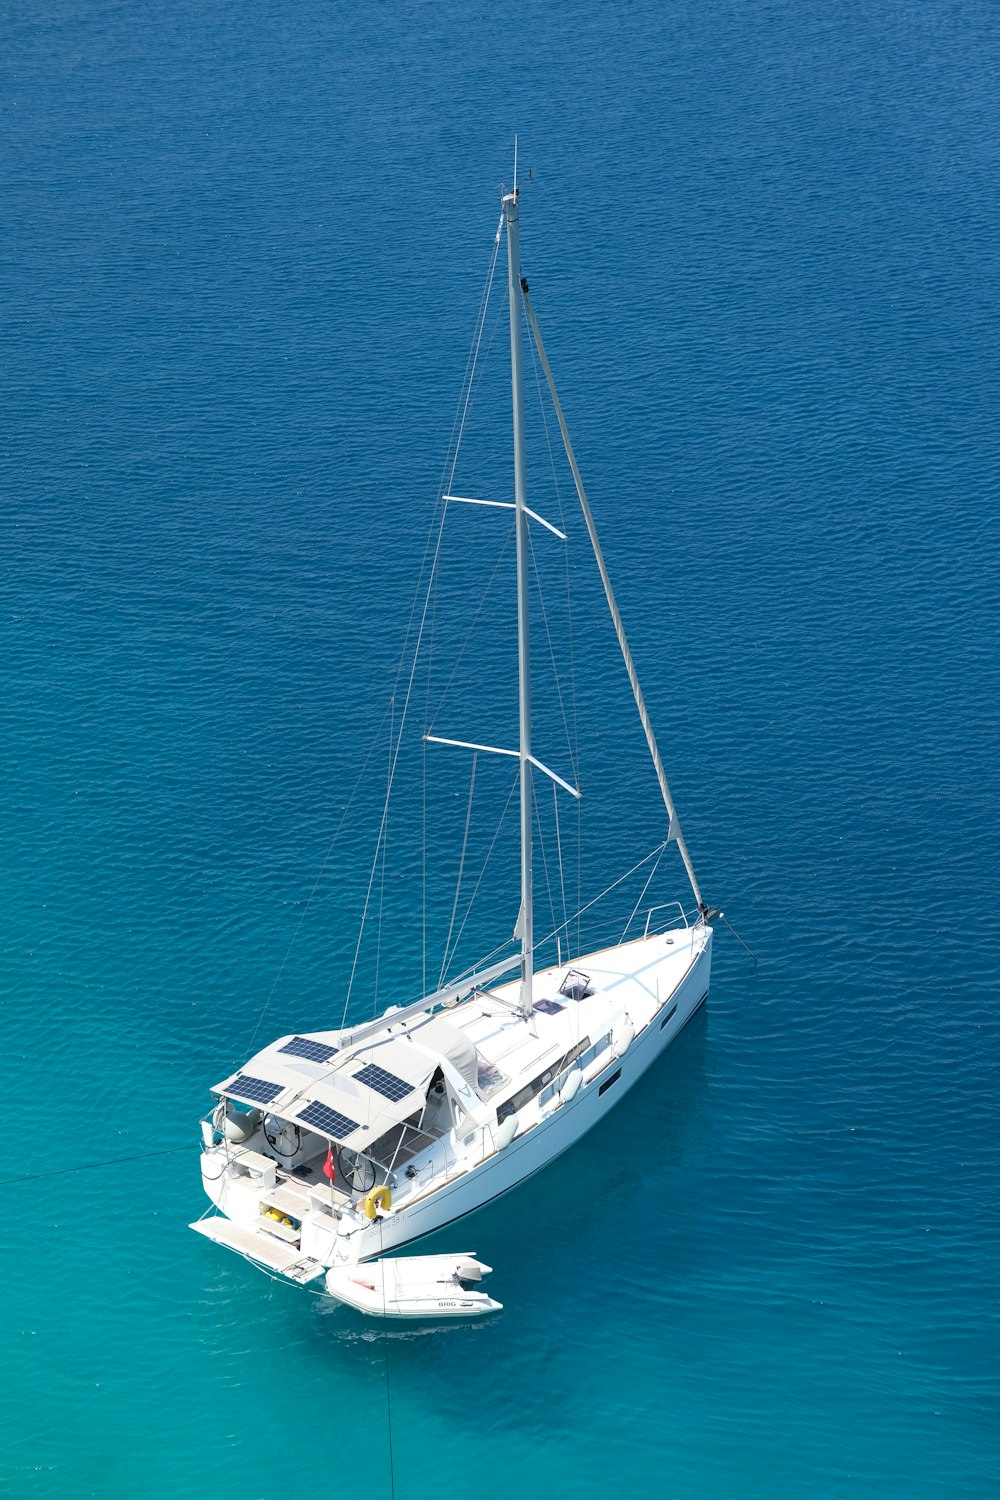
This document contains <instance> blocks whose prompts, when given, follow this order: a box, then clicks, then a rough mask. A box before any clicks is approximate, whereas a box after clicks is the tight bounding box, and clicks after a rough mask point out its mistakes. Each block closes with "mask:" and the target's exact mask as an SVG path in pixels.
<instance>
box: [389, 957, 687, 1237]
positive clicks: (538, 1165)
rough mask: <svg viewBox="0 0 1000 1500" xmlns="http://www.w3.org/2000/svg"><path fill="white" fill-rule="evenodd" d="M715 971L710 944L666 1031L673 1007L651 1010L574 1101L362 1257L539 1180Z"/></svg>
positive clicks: (394, 1225) (650, 1054)
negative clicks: (665, 1016) (620, 1050)
mask: <svg viewBox="0 0 1000 1500" xmlns="http://www.w3.org/2000/svg"><path fill="white" fill-rule="evenodd" d="M710 968H711V944H710V943H709V945H708V946H707V947H706V949H705V950H704V951H703V953H702V955H701V957H700V958H699V959H698V960H697V961H696V962H695V964H694V967H693V968H692V970H691V971H690V972H689V974H688V977H687V979H686V980H685V981H684V982H683V984H682V985H681V988H680V990H679V991H677V992H676V993H675V994H674V996H673V997H672V1000H671V1001H670V1002H669V1004H671V1005H672V1004H673V1001H674V1000H676V1002H677V1009H676V1011H675V1012H674V1014H673V1015H672V1016H671V1018H670V1020H669V1021H668V1022H667V1025H666V1026H665V1027H664V1028H663V1030H662V1031H661V1030H660V1026H659V1020H660V1018H661V1014H662V1011H663V1010H665V1009H667V1006H666V1005H664V1006H662V1007H660V1010H659V1011H655V1012H654V1013H653V1015H652V1016H651V1018H650V1021H649V1023H648V1024H647V1025H646V1026H645V1028H644V1029H643V1030H642V1031H640V1032H638V1033H637V1034H636V1037H635V1039H634V1041H633V1042H632V1045H631V1046H630V1047H629V1049H628V1051H627V1052H626V1053H625V1054H624V1055H623V1056H622V1057H620V1058H612V1059H609V1060H608V1063H607V1066H606V1067H604V1068H602V1069H601V1071H600V1073H598V1074H597V1075H596V1076H595V1077H594V1078H593V1079H592V1080H591V1082H590V1083H588V1084H586V1085H585V1086H584V1087H582V1088H581V1089H580V1091H579V1092H578V1093H577V1095H576V1097H575V1098H574V1099H573V1100H571V1101H570V1103H568V1104H564V1105H562V1106H561V1107H560V1108H559V1109H557V1110H556V1111H555V1113H554V1114H552V1115H550V1116H549V1118H548V1119H546V1120H542V1121H540V1122H539V1124H537V1125H536V1126H534V1127H533V1128H532V1129H531V1130H529V1131H527V1132H526V1133H525V1134H524V1135H523V1136H518V1137H516V1138H515V1139H514V1140H513V1141H512V1142H511V1144H510V1145H509V1146H508V1147H507V1149H506V1150H505V1151H500V1152H497V1153H496V1154H495V1155H493V1156H491V1157H489V1158H488V1159H487V1160H486V1161H484V1162H482V1163H480V1165H479V1166H477V1167H474V1168H473V1169H472V1170H471V1171H468V1172H466V1173H465V1174H464V1175H463V1176H461V1177H459V1178H458V1179H457V1180H456V1181H455V1182H453V1183H451V1184H447V1185H445V1186H443V1187H440V1188H438V1189H437V1190H436V1191H435V1192H434V1193H433V1194H432V1196H431V1197H430V1198H428V1200H427V1201H426V1202H425V1203H423V1204H415V1205H414V1206H413V1207H412V1208H410V1209H404V1210H402V1211H401V1212H400V1213H398V1214H395V1215H393V1216H391V1217H386V1218H382V1219H380V1220H379V1221H378V1223H377V1226H373V1227H372V1229H371V1230H370V1231H368V1233H367V1235H366V1238H370V1239H372V1240H377V1241H378V1243H377V1244H373V1245H372V1247H371V1249H370V1250H369V1249H368V1248H367V1246H366V1248H365V1255H364V1257H363V1258H368V1257H370V1256H375V1255H381V1254H382V1253H383V1252H384V1251H389V1250H401V1249H402V1248H403V1247H404V1246H405V1245H412V1244H413V1243H414V1242H415V1241H416V1240H419V1239H423V1238H424V1236H425V1235H428V1234H434V1233H436V1232H437V1231H438V1230H439V1229H446V1228H447V1227H448V1226H449V1225H451V1224H454V1223H456V1222H457V1221H458V1220H459V1219H463V1218H465V1217H466V1215H467V1214H471V1213H475V1212H476V1210H477V1209H480V1208H483V1207H485V1206H486V1204H487V1203H493V1202H495V1200H496V1199H498V1198H501V1197H503V1195H504V1193H509V1192H510V1191H511V1190H512V1189H513V1188H516V1187H519V1186H520V1184H521V1183H522V1182H527V1180H528V1178H529V1177H534V1175H535V1173H536V1172H540V1171H541V1170H542V1168H543V1167H546V1166H548V1164H549V1163H550V1162H553V1161H555V1160H556V1158H557V1157H559V1156H562V1154H563V1152H565V1151H568V1150H569V1149H570V1147H571V1146H575V1145H576V1143H577V1141H579V1140H581V1139H582V1138H583V1136H585V1135H586V1134H587V1132H588V1131H589V1130H592V1129H593V1127H594V1126H595V1125H597V1124H598V1123H599V1121H601V1120H602V1119H603V1118H604V1116H605V1115H606V1114H608V1113H609V1112H610V1110H612V1109H613V1108H614V1106H615V1105H616V1104H617V1103H618V1101H619V1100H620V1099H622V1098H623V1097H624V1095H625V1094H626V1093H627V1092H628V1090H629V1089H630V1088H631V1087H632V1085H633V1084H634V1083H636V1082H637V1081H638V1079H639V1078H641V1077H642V1075H643V1073H645V1071H646V1069H647V1068H649V1067H650V1066H651V1065H652V1064H653V1063H654V1062H655V1061H656V1059H657V1058H658V1057H659V1056H660V1055H661V1053H663V1052H665V1051H666V1049H667V1048H668V1047H669V1046H670V1044H671V1042H673V1041H674V1040H675V1038H676V1037H677V1036H678V1034H679V1033H680V1031H681V1030H682V1028H683V1027H684V1026H685V1025H686V1024H687V1022H688V1021H690V1019H691V1017H692V1016H693V1015H694V1014H695V1012H696V1011H697V1010H698V1009H700V1007H701V1005H702V1004H704V1002H705V999H706V998H707V995H708V985H709V971H710ZM619 1072H620V1075H621V1076H620V1077H619V1078H618V1079H617V1080H616V1081H615V1082H614V1083H613V1084H612V1085H611V1087H610V1088H609V1087H607V1084H608V1080H609V1079H610V1078H611V1077H612V1075H614V1074H616V1073H619ZM602 1090H604V1091H603V1092H602Z"/></svg>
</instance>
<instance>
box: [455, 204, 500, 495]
mask: <svg viewBox="0 0 1000 1500" xmlns="http://www.w3.org/2000/svg"><path fill="white" fill-rule="evenodd" d="M502 233H503V213H502V212H501V214H500V222H499V223H498V224H497V232H496V234H495V236H494V238H493V254H492V255H491V257H490V268H489V271H488V273H487V276H486V286H485V288H484V290H483V296H482V301H481V302H480V309H479V317H478V318H477V320H476V332H475V335H474V345H473V355H472V361H471V366H470V365H467V366H466V369H467V370H468V372H469V373H468V380H467V382H466V388H465V405H464V407H463V410H462V419H461V422H460V423H459V427H458V436H457V438H456V439H455V445H454V449H453V457H452V462H451V472H450V473H449V476H448V485H447V489H444V487H442V492H443V493H445V494H450V493H451V486H452V481H453V480H454V478H455V469H456V466H457V464H458V453H459V449H460V448H461V446H462V438H463V437H464V436H465V424H466V422H467V420H468V417H469V407H470V404H471V401H472V387H473V384H474V383H475V378H476V365H477V362H478V360H479V346H480V344H481V343H482V338H483V328H484V326H485V323H486V312H487V309H488V307H489V302H490V293H491V291H492V290H493V276H494V273H495V271H496V268H497V257H498V256H499V254H500V239H501V235H502ZM492 343H493V340H492V338H491V339H490V345H489V346H488V348H489V347H490V346H492ZM452 431H453V432H454V429H452Z"/></svg>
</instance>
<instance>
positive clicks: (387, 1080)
mask: <svg viewBox="0 0 1000 1500" xmlns="http://www.w3.org/2000/svg"><path fill="white" fill-rule="evenodd" d="M354 1077H355V1078H356V1079H357V1081H358V1083H363V1084H364V1086H365V1088H368V1089H374V1091H375V1093H376V1094H381V1095H382V1097H383V1098H384V1099H391V1100H392V1102H393V1104H398V1103H399V1101H400V1099H405V1098H406V1096H407V1094H412V1093H413V1087H414V1086H413V1084H412V1083H407V1081H406V1079H405V1078H397V1077H396V1075H395V1073H390V1072H388V1071H387V1070H386V1069H385V1068H380V1067H379V1066H378V1064H377V1063H368V1064H367V1065H366V1066H365V1067H363V1068H362V1069H361V1071H360V1073H355V1074H354Z"/></svg>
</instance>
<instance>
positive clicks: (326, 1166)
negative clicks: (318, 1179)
mask: <svg viewBox="0 0 1000 1500" xmlns="http://www.w3.org/2000/svg"><path fill="white" fill-rule="evenodd" d="M336 1175H337V1173H336V1169H335V1168H334V1165H333V1147H332V1146H327V1148H326V1161H325V1162H324V1163H323V1176H324V1177H329V1179H330V1185H331V1186H332V1185H333V1179H334V1178H335V1177H336Z"/></svg>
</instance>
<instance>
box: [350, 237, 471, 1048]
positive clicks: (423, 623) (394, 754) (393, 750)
mask: <svg viewBox="0 0 1000 1500" xmlns="http://www.w3.org/2000/svg"><path fill="white" fill-rule="evenodd" d="M498 244H499V239H498V240H497V245H498ZM497 245H494V253H493V260H492V264H491V267H490V275H489V279H488V282H487V288H489V287H491V286H492V284H493V270H494V269H495V267H496V254H497ZM484 306H485V302H484ZM484 316H485V314H484ZM481 339H482V318H481V319H480V326H479V330H478V336H477V339H476V353H475V358H474V361H473V368H475V359H478V356H479V342H480V340H481ZM470 396H471V388H470V390H469V391H468V392H467V393H466V401H465V410H464V412H463V415H462V425H461V427H460V429H459V439H458V445H459V446H460V445H461V435H462V432H463V431H464V429H465V419H466V416H467V415H468V407H469V399H470ZM457 463H458V447H456V449H455V455H454V460H453V462H452V467H451V477H450V479H449V486H448V487H449V489H450V487H451V479H453V478H454V474H455V465H456V464H457ZM447 514H448V506H447V504H446V503H442V505H441V519H440V521H439V523H438V528H437V536H436V538H435V542H434V556H433V558H432V561H431V566H430V572H429V575H428V579H427V591H426V593H425V595H424V602H423V608H422V609H421V611H420V624H419V626H418V627H417V638H416V641H415V642H414V646H413V655H412V657H411V659H410V671H409V676H408V678H407V682H406V697H405V698H404V700H403V709H402V712H401V714H400V716H399V731H398V733H397V735H396V738H395V742H394V743H392V742H391V741H390V767H389V780H388V785H387V788H386V794H385V802H384V803H383V806H382V821H381V823H380V825H379V831H378V838H377V839H376V843H375V858H374V860H373V861H372V871H371V875H370V876H369V880H368V890H367V893H366V895H365V904H364V910H363V912H362V915H361V928H360V931H359V932H358V942H357V948H356V949H355V953H354V963H353V965H352V967H351V978H350V981H349V983H348V986H347V998H346V999H345V1001H344V1012H343V1016H342V1018H341V1025H342V1026H343V1025H344V1023H345V1022H346V1020H347V1011H348V1007H349V1006H350V1003H351V993H352V990H353V988H354V979H355V976H356V974H357V967H358V955H359V954H360V952H361V941H362V938H363V936H364V930H365V922H366V921H367V918H368V904H369V900H370V898H371V891H372V884H373V882H374V879H375V869H376V866H377V864H378V856H379V850H380V849H381V846H382V839H383V836H384V833H385V827H386V822H387V820H388V816H389V801H390V798H391V796H392V786H393V781H394V779H395V775H396V764H397V762H398V760H399V752H400V750H401V749H402V745H403V731H404V729H405V727H406V718H407V714H408V713H409V708H410V698H411V696H412V694H413V682H414V678H415V677H416V673H417V662H418V661H419V659H420V647H421V644H422V642H423V638H424V631H425V629H426V627H427V613H428V609H429V607H430V602H431V598H432V596H433V595H434V592H435V590H434V580H435V577H436V575H437V570H438V565H439V562H440V558H441V542H442V539H443V537H444V523H445V517H446V516H447ZM425 556H426V553H425ZM418 597H419V594H418ZM415 603H416V601H414V607H415ZM411 621H412V614H411ZM406 655H407V652H406V646H405V644H404V648H403V656H402V658H401V660H400V666H399V670H398V671H397V674H396V684H397V687H398V684H399V682H400V679H401V677H402V669H403V662H404V661H405V659H406ZM393 702H395V694H393Z"/></svg>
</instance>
